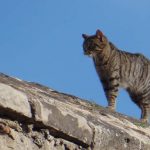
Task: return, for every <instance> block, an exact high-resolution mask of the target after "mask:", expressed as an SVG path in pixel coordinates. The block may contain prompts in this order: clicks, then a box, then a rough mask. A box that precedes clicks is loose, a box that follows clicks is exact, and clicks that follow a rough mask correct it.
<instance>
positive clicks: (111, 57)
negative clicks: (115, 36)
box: [82, 30, 150, 122]
mask: <svg viewBox="0 0 150 150" xmlns="http://www.w3.org/2000/svg"><path fill="white" fill-rule="evenodd" d="M82 36H83V38H84V43H83V49H84V53H85V55H89V56H91V57H92V58H93V61H94V65H95V68H96V71H97V73H98V76H99V78H100V80H101V83H102V85H103V88H104V91H105V94H106V98H107V101H108V108H109V109H111V110H115V105H116V97H117V95H118V90H119V87H123V88H125V89H126V90H127V91H128V93H129V95H130V97H131V99H132V101H133V102H134V103H135V104H137V105H138V106H139V108H140V109H141V119H142V120H143V121H145V122H148V119H149V114H150V61H149V60H148V59H147V58H146V57H144V56H143V55H142V54H131V53H128V52H125V51H121V50H119V49H118V48H116V47H115V46H114V45H113V44H112V43H111V42H109V41H108V40H107V38H106V36H105V35H103V33H102V32H101V31H99V30H97V32H96V34H95V35H92V36H88V35H85V34H83V35H82Z"/></svg>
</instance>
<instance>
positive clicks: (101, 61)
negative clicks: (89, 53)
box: [93, 43, 111, 66]
mask: <svg viewBox="0 0 150 150" xmlns="http://www.w3.org/2000/svg"><path fill="white" fill-rule="evenodd" d="M110 53H111V45H110V44H109V43H108V44H107V45H106V47H105V48H104V49H103V51H102V52H101V53H97V54H95V55H93V60H94V63H95V65H98V66H101V65H102V66H103V65H106V64H107V62H108V60H109V57H110Z"/></svg>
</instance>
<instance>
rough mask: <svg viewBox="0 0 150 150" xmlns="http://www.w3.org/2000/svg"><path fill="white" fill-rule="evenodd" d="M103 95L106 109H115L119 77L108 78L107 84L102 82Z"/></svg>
mask: <svg viewBox="0 0 150 150" xmlns="http://www.w3.org/2000/svg"><path fill="white" fill-rule="evenodd" d="M103 85H104V86H103V87H104V91H105V95H106V98H107V101H108V108H109V109H110V110H115V109H116V98H117V95H118V90H119V77H118V76H115V77H110V78H109V79H108V81H107V82H105V83H104V82H103Z"/></svg>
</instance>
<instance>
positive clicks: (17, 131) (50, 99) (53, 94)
mask: <svg viewBox="0 0 150 150" xmlns="http://www.w3.org/2000/svg"><path fill="white" fill-rule="evenodd" d="M13 149H14V150H150V127H149V125H148V124H143V123H141V122H140V121H138V120H136V119H133V118H130V117H127V116H125V115H121V114H119V113H116V112H111V111H109V110H107V109H106V108H103V107H101V106H98V105H96V104H93V103H90V102H88V101H86V100H81V99H79V98H77V97H75V96H72V95H68V94H64V93H60V92H57V91H55V90H53V89H50V88H48V87H45V86H42V85H40V84H37V83H32V82H26V81H22V80H20V79H16V78H12V77H9V76H7V75H4V74H0V150H13Z"/></svg>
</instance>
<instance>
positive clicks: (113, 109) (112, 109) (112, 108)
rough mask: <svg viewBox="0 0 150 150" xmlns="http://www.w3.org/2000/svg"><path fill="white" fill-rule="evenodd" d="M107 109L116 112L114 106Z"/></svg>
mask: <svg viewBox="0 0 150 150" xmlns="http://www.w3.org/2000/svg"><path fill="white" fill-rule="evenodd" d="M106 108H108V109H109V110H111V111H115V107H114V106H107V107H106Z"/></svg>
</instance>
